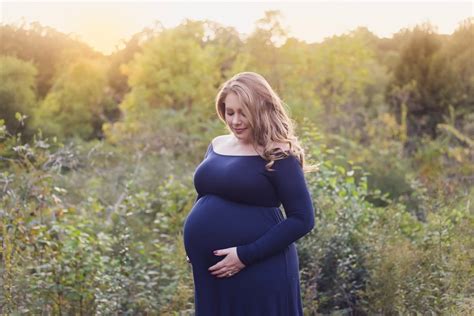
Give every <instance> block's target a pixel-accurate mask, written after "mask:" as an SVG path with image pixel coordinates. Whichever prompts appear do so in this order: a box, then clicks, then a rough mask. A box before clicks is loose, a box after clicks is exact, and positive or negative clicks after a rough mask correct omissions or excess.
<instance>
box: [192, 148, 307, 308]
mask: <svg viewBox="0 0 474 316" xmlns="http://www.w3.org/2000/svg"><path fill="white" fill-rule="evenodd" d="M266 163H267V162H266V161H265V159H263V158H262V157H260V156H257V155H253V156H244V155H241V156H237V155H223V154H219V153H216V152H215V151H214V149H213V148H212V142H211V144H209V147H208V149H207V152H206V155H205V157H204V160H203V161H202V162H201V163H200V164H199V165H198V166H197V168H196V170H195V173H194V186H195V188H196V191H197V193H198V196H197V199H196V202H195V203H194V206H193V208H192V210H191V211H190V213H189V214H188V216H187V218H186V220H185V223H184V230H183V233H184V246H185V250H186V254H187V255H188V257H189V259H190V261H191V265H192V270H193V277H194V299H195V311H196V314H195V315H196V316H233V315H235V316H264V315H265V316H267V315H268V316H278V315H282V316H298V315H303V311H302V306H301V297H300V284H299V263H298V254H297V249H296V247H295V244H294V242H295V241H296V240H297V239H299V238H300V237H302V236H304V235H305V234H307V233H308V232H309V231H310V230H311V229H312V228H313V226H314V209H313V205H312V201H311V196H310V193H309V191H308V189H307V185H306V181H305V178H304V175H303V171H302V169H301V167H300V165H299V163H298V160H297V158H296V157H294V156H288V157H286V158H284V159H281V160H276V161H275V162H274V164H273V166H272V169H275V170H276V171H267V170H266V169H265V164H266ZM280 205H283V207H284V210H285V214H286V218H285V217H283V214H282V212H281V210H280V208H279V206H280ZM229 247H237V255H238V257H239V259H240V260H241V261H242V263H244V264H245V265H246V267H245V268H243V269H242V270H240V271H239V272H238V273H236V274H234V275H232V276H230V277H223V278H218V277H216V276H214V275H212V274H211V272H210V271H208V268H209V267H211V266H213V265H214V264H216V263H217V262H219V261H221V260H222V259H224V258H225V255H224V256H216V255H214V254H213V251H214V250H216V249H223V248H229Z"/></svg>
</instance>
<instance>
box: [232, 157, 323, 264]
mask: <svg viewBox="0 0 474 316" xmlns="http://www.w3.org/2000/svg"><path fill="white" fill-rule="evenodd" d="M272 168H273V169H275V171H271V172H270V174H271V175H270V177H269V179H270V181H271V182H272V184H273V186H274V188H275V191H276V193H277V196H278V198H279V199H280V201H281V203H282V205H283V207H284V210H285V214H286V219H284V220H283V221H281V222H280V223H278V224H277V225H275V226H273V227H272V228H271V229H270V230H268V231H267V232H266V233H265V234H264V235H262V236H261V237H260V238H258V239H257V240H255V241H254V242H252V243H250V244H246V245H240V246H237V255H238V257H239V259H240V261H242V263H243V264H245V265H250V264H253V263H255V262H258V261H260V260H262V259H264V258H266V257H269V256H271V255H273V254H276V253H278V252H280V251H282V250H284V249H285V248H286V247H287V246H288V245H290V244H291V243H292V242H294V241H296V240H298V239H299V238H301V237H302V236H304V235H306V234H307V233H309V232H310V231H311V230H312V229H313V227H314V224H315V220H314V208H313V204H312V199H311V195H310V193H309V191H308V187H307V184H306V181H305V178H304V173H303V170H302V168H301V166H300V164H299V162H298V159H297V158H296V157H295V156H289V157H286V158H284V159H280V160H276V161H275V163H274V164H273V167H272Z"/></svg>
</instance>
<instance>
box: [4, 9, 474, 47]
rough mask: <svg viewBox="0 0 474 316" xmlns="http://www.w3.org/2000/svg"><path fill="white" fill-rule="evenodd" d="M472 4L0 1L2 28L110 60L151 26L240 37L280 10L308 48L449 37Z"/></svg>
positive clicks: (466, 14)
mask: <svg viewBox="0 0 474 316" xmlns="http://www.w3.org/2000/svg"><path fill="white" fill-rule="evenodd" d="M473 7H474V0H471V1H463V2H459V1H449V2H448V1H445V2H439V1H417V2H414V1H380V0H379V1H372V2H363V1H347V0H346V1H340V0H339V1H330V2H329V1H303V2H289V1H280V2H275V1H273V2H270V1H261V2H249V1H233V2H223V1H219V2H217V1H208V2H201V1H186V2H183V1H181V2H177V1H167V2H163V1H161V2H158V1H133V2H132V1H130V0H128V1H110V0H108V1H107V0H105V1H104V0H102V1H84V0H83V1H79V0H76V1H66V0H62V1H48V2H46V1H22V0H16V1H5V0H0V17H1V22H2V23H8V24H20V23H21V21H26V22H27V23H29V22H33V21H38V22H40V23H41V24H42V25H47V26H50V27H53V28H55V29H56V30H58V31H61V32H64V33H67V34H74V35H75V36H76V37H78V38H79V39H81V40H82V41H84V42H86V43H88V44H89V45H91V46H92V47H94V48H95V49H97V50H99V51H101V52H103V53H105V54H109V53H110V52H112V51H114V50H115V48H116V47H117V45H119V44H120V42H121V40H122V39H128V38H130V37H131V36H132V35H133V34H135V33H137V32H139V31H141V30H142V29H143V28H145V27H151V26H153V25H154V23H155V22H156V21H160V22H161V23H163V25H164V26H165V27H174V26H176V25H178V24H180V23H181V22H182V21H183V20H184V19H186V18H190V19H196V20H203V19H209V20H213V21H216V22H219V23H221V24H224V25H227V26H233V27H235V28H236V29H237V30H238V31H239V32H240V33H241V34H242V35H244V36H245V35H247V34H249V33H251V32H252V30H253V29H254V25H255V21H257V20H258V19H260V18H262V17H263V16H264V12H265V11H266V10H280V11H281V13H282V15H283V20H282V22H283V25H284V26H285V27H286V28H287V29H288V30H289V34H290V36H293V37H297V38H299V39H302V40H305V41H307V42H320V41H322V40H323V39H324V38H325V37H329V36H332V35H340V34H343V33H346V32H348V31H351V30H353V29H355V28H356V27H358V26H366V27H367V28H368V29H369V30H370V31H372V32H373V33H375V34H376V35H378V36H380V37H390V36H391V35H392V34H393V33H396V32H398V31H399V30H400V29H402V28H404V27H413V26H415V25H416V24H420V23H423V22H431V23H432V24H433V25H435V26H437V28H438V32H439V33H442V34H451V33H452V32H453V31H454V30H455V29H456V27H457V26H458V24H459V22H461V21H462V20H464V19H466V18H468V17H472V16H473V15H474V14H473Z"/></svg>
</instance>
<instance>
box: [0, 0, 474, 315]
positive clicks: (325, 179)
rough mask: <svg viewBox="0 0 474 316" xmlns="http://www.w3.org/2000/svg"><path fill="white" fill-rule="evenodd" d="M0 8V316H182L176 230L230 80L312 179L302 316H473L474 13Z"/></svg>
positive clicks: (452, 5)
mask: <svg viewBox="0 0 474 316" xmlns="http://www.w3.org/2000/svg"><path fill="white" fill-rule="evenodd" d="M0 5H1V7H0V14H1V25H0V83H1V84H0V239H1V248H0V259H1V264H0V281H1V282H0V291H1V295H0V312H1V313H2V314H3V313H5V314H15V315H16V314H23V313H26V314H39V315H46V314H47V315H49V314H54V315H62V314H68V315H69V314H71V315H84V314H85V315H89V314H126V315H135V314H146V315H192V314H193V310H194V306H193V304H194V297H193V295H194V293H193V280H192V271H191V266H190V265H189V264H188V263H187V262H186V254H185V252H184V247H183V241H182V226H183V223H184V220H185V218H186V216H187V214H188V213H189V211H190V209H191V208H192V205H193V203H194V200H195V198H196V192H195V189H194V186H193V172H194V169H195V168H196V166H197V165H198V164H199V163H200V162H201V160H202V158H203V156H204V153H205V152H206V148H207V146H208V145H209V142H210V140H211V139H212V138H213V137H215V136H217V135H221V134H224V133H227V131H226V128H225V126H224V124H223V123H222V122H221V121H219V119H218V118H217V115H216V112H215V107H214V99H215V96H216V94H217V91H218V88H219V86H220V85H221V84H222V83H223V82H224V81H225V80H227V79H229V78H230V77H231V76H232V75H234V74H235V73H237V72H241V71H255V72H258V73H260V74H262V75H263V76H264V77H265V78H266V79H267V80H268V81H269V83H270V84H271V85H272V87H274V89H275V90H276V92H277V93H278V94H279V95H280V97H281V98H282V99H283V100H284V101H285V103H286V106H287V109H288V112H289V113H290V115H291V117H292V119H293V120H294V122H295V125H296V132H297V135H298V137H299V140H300V141H301V143H302V145H303V147H304V149H305V152H306V161H307V162H308V163H314V164H316V163H319V164H320V168H319V171H317V172H312V173H307V174H306V179H307V183H308V186H309V188H310V191H311V194H312V197H313V201H314V205H315V210H316V214H315V215H316V227H315V229H314V230H313V231H312V232H311V233H310V234H308V235H307V236H305V237H304V238H302V239H301V240H299V241H298V242H297V247H298V251H299V255H300V271H301V290H302V299H303V305H304V310H305V315H320V314H324V315H326V314H330V315H373V314H383V315H385V314H387V315H394V314H397V315H398V314H440V315H467V314H469V313H472V310H473V309H474V296H473V293H474V285H473V282H472V280H473V277H474V275H473V269H472V266H473V265H472V263H473V262H474V256H473V254H474V242H473V238H472V236H473V232H474V213H473V205H472V204H473V196H474V194H473V191H474V190H473V182H474V164H473V163H474V17H473V2H470V1H469V2H430V1H421V2H416V3H415V2H408V1H400V2H394V1H392V2H386V1H380V2H356V1H345V2H321V1H314V2H309V1H306V2H297V3H290V2H258V3H257V2H223V3H219V2H198V1H192V2H152V1H145V2H137V3H135V2H113V1H110V2H107V1H105V2H93V1H83V2H80V1H75V2H72V1H71V2H68V1H53V2H41V1H31V2H25V1H15V2H7V1H1V2H0Z"/></svg>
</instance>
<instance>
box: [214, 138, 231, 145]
mask: <svg viewBox="0 0 474 316" xmlns="http://www.w3.org/2000/svg"><path fill="white" fill-rule="evenodd" d="M230 136H231V135H219V136H216V137H214V138H213V139H212V141H211V143H212V145H213V146H215V145H217V146H218V145H220V144H223V143H225V142H226V141H228V140H229V138H230Z"/></svg>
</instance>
